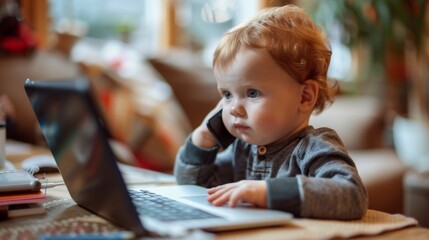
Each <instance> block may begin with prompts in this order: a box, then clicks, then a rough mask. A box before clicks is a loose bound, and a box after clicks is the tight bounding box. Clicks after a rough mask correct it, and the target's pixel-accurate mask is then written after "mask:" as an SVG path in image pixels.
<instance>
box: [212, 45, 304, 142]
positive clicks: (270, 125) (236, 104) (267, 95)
mask: <svg viewBox="0 0 429 240" xmlns="http://www.w3.org/2000/svg"><path fill="white" fill-rule="evenodd" d="M214 74H215V77H216V81H217V83H218V90H219V92H220V94H221V95H222V97H223V109H224V110H223V116H222V117H223V121H224V123H225V125H226V127H227V128H228V130H229V131H230V132H231V133H232V134H233V135H234V136H236V137H238V138H240V139H242V140H244V141H246V142H248V143H250V144H256V145H267V144H270V143H273V142H276V141H279V140H282V139H284V138H287V137H288V136H290V135H291V134H293V133H295V132H297V131H298V130H300V129H301V128H302V127H303V125H304V124H306V123H305V121H304V117H303V116H302V114H301V113H300V111H299V105H300V102H301V93H302V91H303V85H301V84H299V83H298V82H297V81H295V80H294V79H292V78H291V77H290V76H289V74H287V73H286V72H285V71H284V70H283V69H282V68H281V67H280V66H279V65H278V64H276V62H275V61H274V60H273V59H272V58H271V56H270V55H269V53H268V52H267V51H266V50H262V49H241V50H240V51H239V53H238V54H237V56H236V59H235V60H234V61H233V62H232V64H230V65H229V66H228V67H227V68H226V69H224V70H220V69H215V70H214Z"/></svg>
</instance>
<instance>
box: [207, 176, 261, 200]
mask: <svg viewBox="0 0 429 240" xmlns="http://www.w3.org/2000/svg"><path fill="white" fill-rule="evenodd" d="M208 194H209V196H208V198H207V200H208V201H209V202H211V203H212V204H213V205H215V206H221V205H223V204H225V203H228V206H230V207H235V206H236V205H237V203H238V202H239V201H244V202H247V203H251V204H255V205H256V206H258V207H267V185H266V183H265V181H256V180H242V181H239V182H235V183H228V184H225V185H221V186H217V187H214V188H210V189H209V190H208Z"/></svg>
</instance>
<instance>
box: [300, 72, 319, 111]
mask: <svg viewBox="0 0 429 240" xmlns="http://www.w3.org/2000/svg"><path fill="white" fill-rule="evenodd" d="M302 87H303V89H302V92H301V105H300V107H299V109H300V110H301V111H302V112H308V111H310V112H312V111H313V109H314V106H315V105H316V102H317V96H318V95H319V85H318V84H317V82H316V80H313V79H309V80H306V81H305V82H304V84H303V85H302Z"/></svg>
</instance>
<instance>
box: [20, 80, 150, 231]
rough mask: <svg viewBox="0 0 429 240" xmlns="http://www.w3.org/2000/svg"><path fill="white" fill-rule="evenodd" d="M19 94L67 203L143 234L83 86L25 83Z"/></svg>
mask: <svg viewBox="0 0 429 240" xmlns="http://www.w3.org/2000/svg"><path fill="white" fill-rule="evenodd" d="M25 90H26V92H27V95H28V97H29V100H30V103H31V105H32V107H33V110H34V113H35V115H36V118H37V120H38V123H39V126H40V128H41V130H42V132H43V135H44V137H45V140H46V142H47V144H48V146H49V148H50V149H51V151H52V154H53V156H54V158H55V161H56V162H57V165H58V168H59V170H60V172H61V175H62V177H63V179H64V182H65V184H66V186H67V189H68V190H69V192H70V195H71V196H72V198H73V200H75V201H76V202H77V203H78V204H79V205H81V206H83V207H84V208H86V209H88V210H90V211H92V212H94V213H96V214H98V215H100V216H102V217H105V218H107V219H109V220H110V221H112V222H114V223H116V224H117V225H119V226H124V227H126V228H128V229H132V230H133V231H134V232H136V233H143V232H144V230H143V227H142V224H141V223H140V219H139V218H138V215H137V212H136V210H135V207H134V205H133V204H132V202H131V199H130V197H129V195H128V190H127V188H126V185H125V183H124V181H123V179H122V176H121V174H120V171H119V169H118V166H117V164H116V158H115V155H114V154H113V152H112V149H111V148H110V145H109V143H108V139H109V134H108V131H107V129H106V127H105V124H104V121H103V119H102V117H101V115H100V111H99V110H98V108H97V105H96V104H95V102H94V101H93V100H92V96H91V93H90V88H89V84H88V82H87V81H86V80H71V81H30V80H27V81H26V82H25Z"/></svg>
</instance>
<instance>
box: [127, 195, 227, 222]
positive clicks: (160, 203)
mask: <svg viewBox="0 0 429 240" xmlns="http://www.w3.org/2000/svg"><path fill="white" fill-rule="evenodd" d="M129 192H130V196H131V198H132V200H133V202H134V204H135V205H136V208H137V211H138V212H139V214H140V215H144V216H150V217H153V218H156V219H158V220H162V221H175V220H191V219H207V218H219V217H218V216H216V215H213V214H211V213H208V212H205V211H202V210H200V209H198V208H195V207H192V206H190V205H187V204H184V203H181V202H179V201H175V200H173V199H170V198H167V197H164V196H161V195H159V194H156V193H152V192H149V191H146V190H129Z"/></svg>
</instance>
